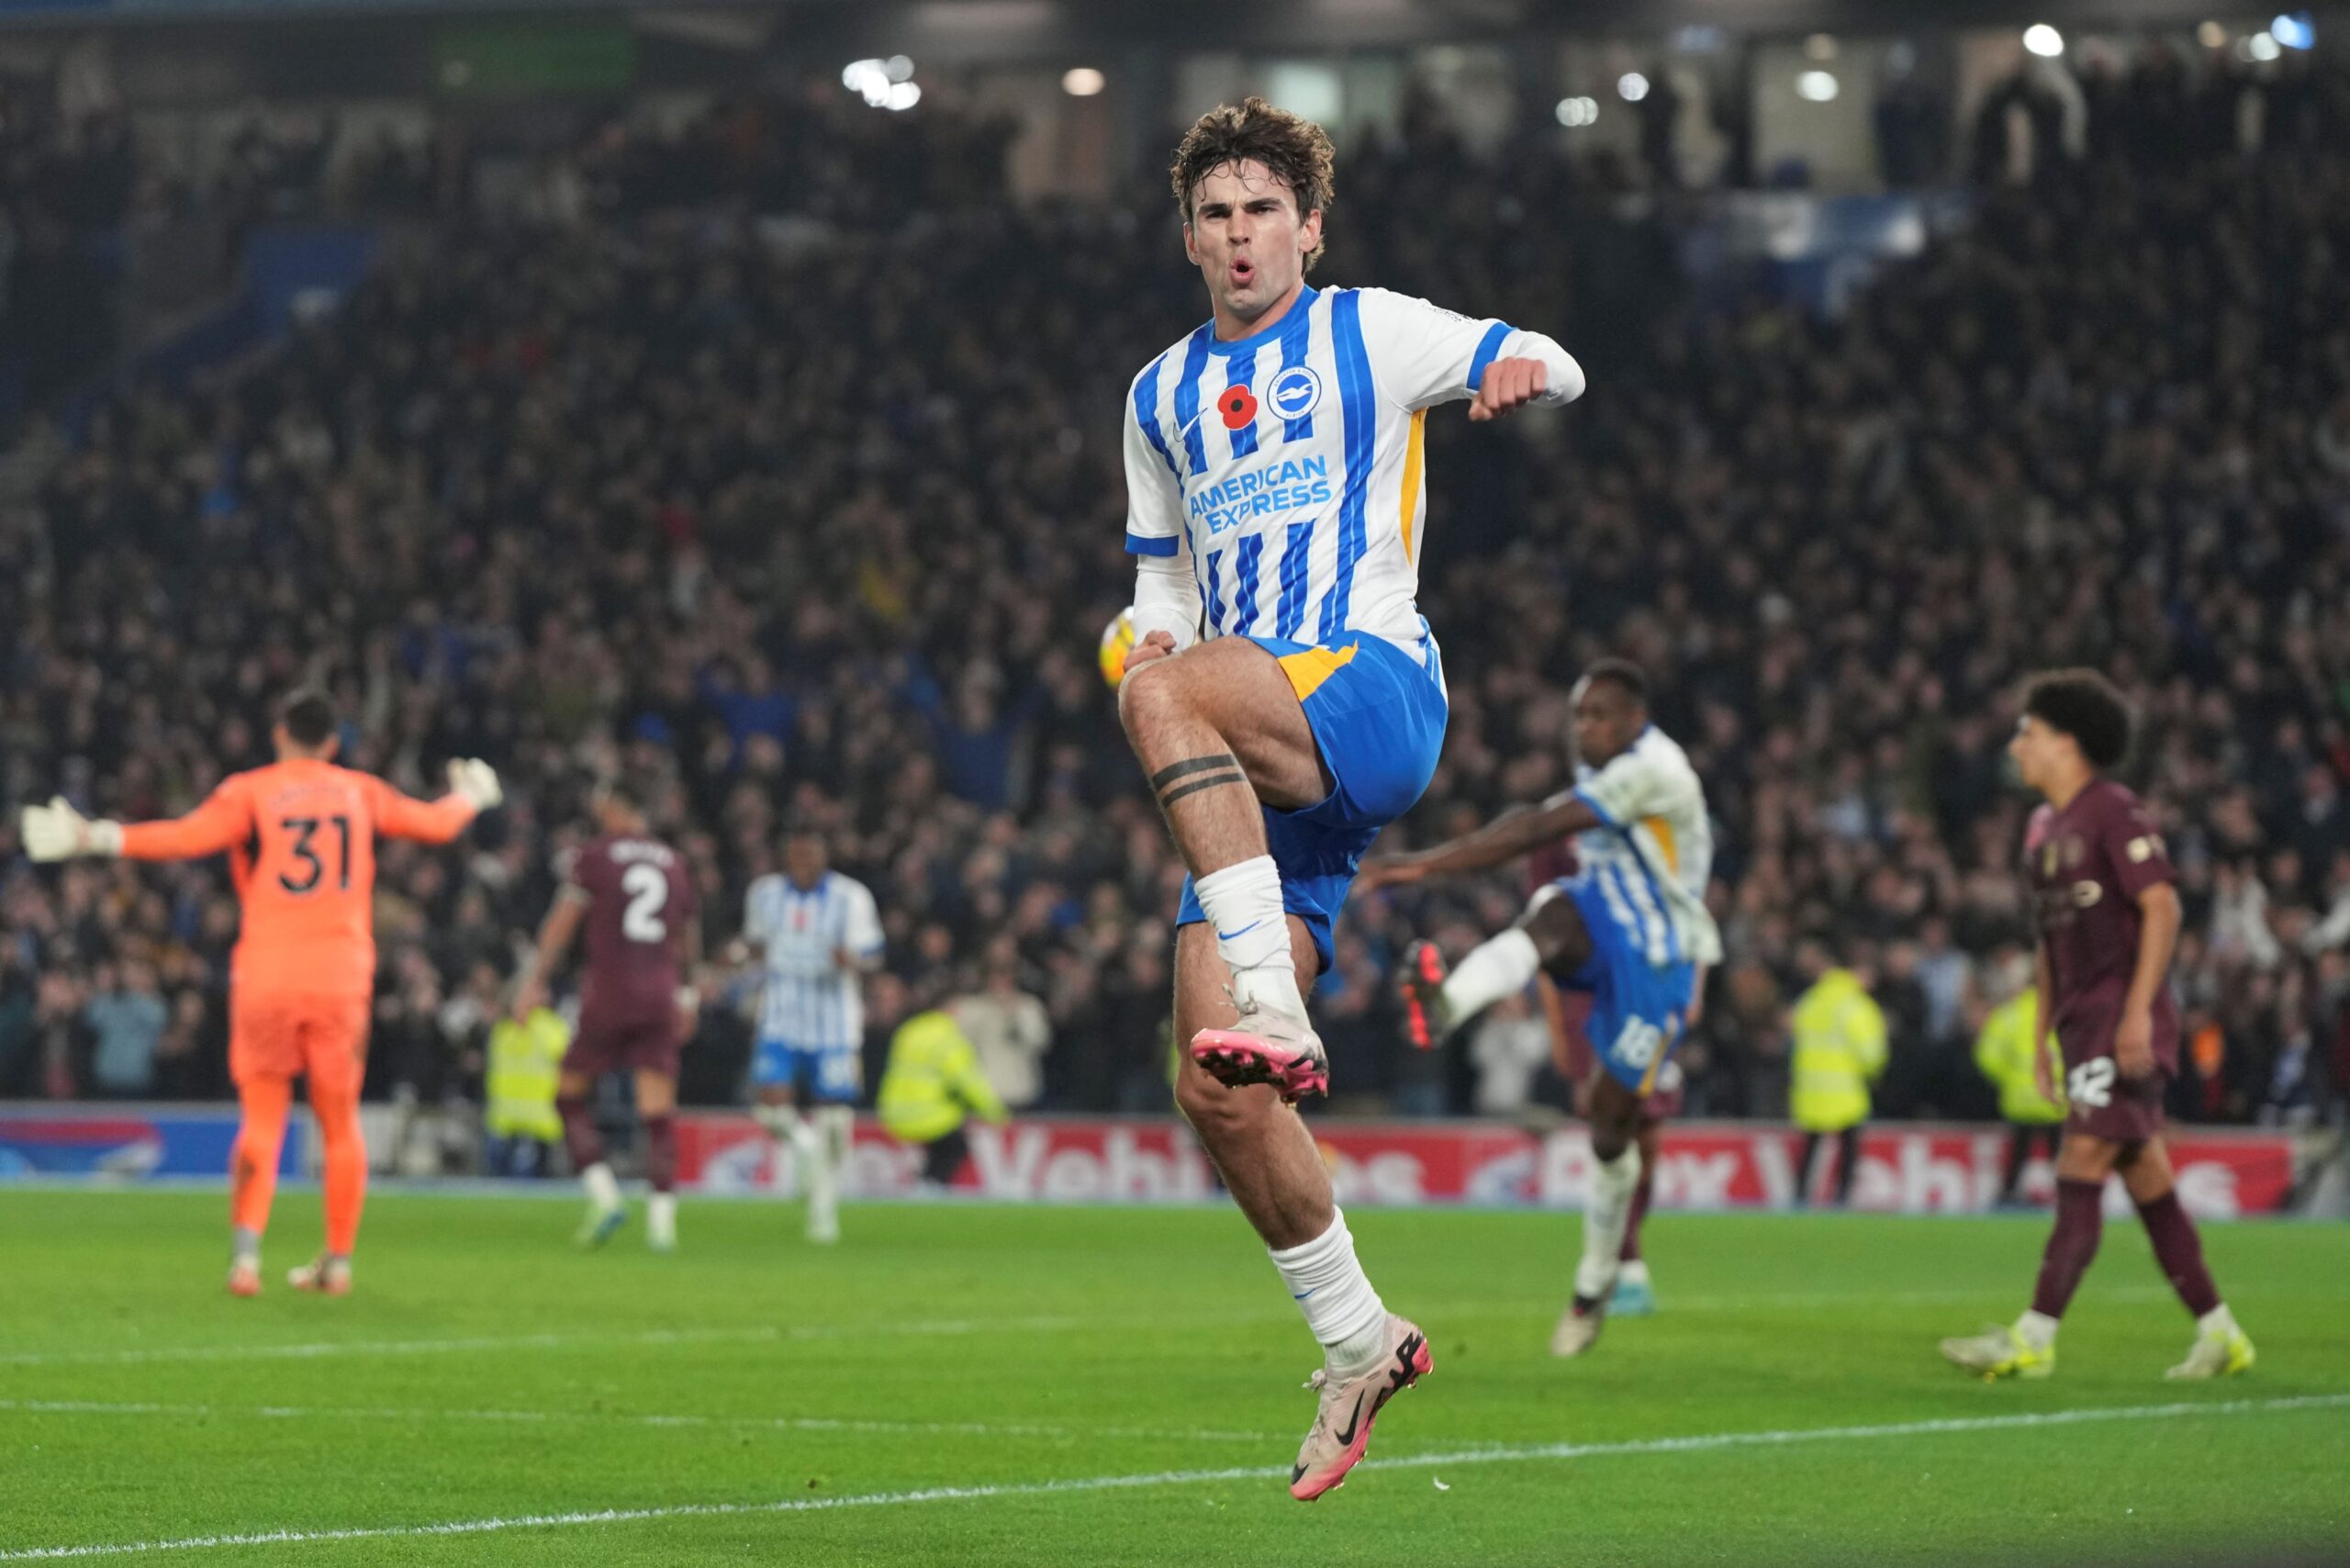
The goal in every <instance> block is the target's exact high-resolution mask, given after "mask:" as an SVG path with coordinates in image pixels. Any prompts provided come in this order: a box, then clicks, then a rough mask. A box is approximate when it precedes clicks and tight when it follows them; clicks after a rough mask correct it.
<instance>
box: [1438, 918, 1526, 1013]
mask: <svg viewBox="0 0 2350 1568" xmlns="http://www.w3.org/2000/svg"><path fill="white" fill-rule="evenodd" d="M1541 968H1542V956H1541V955H1540V954H1539V953H1537V952H1536V951H1535V950H1534V938H1533V937H1531V936H1528V935H1527V934H1526V933H1525V932H1523V931H1520V930H1517V929H1516V927H1512V928H1511V929H1510V930H1507V931H1505V932H1503V933H1502V934H1501V935H1499V936H1496V937H1494V938H1493V939H1492V940H1491V941H1489V942H1485V943H1483V944H1481V945H1480V946H1478V947H1477V948H1476V950H1475V951H1473V952H1472V953H1471V954H1470V955H1469V956H1468V957H1467V958H1463V959H1461V960H1460V964H1459V966H1458V967H1456V968H1455V969H1453V971H1452V973H1451V974H1450V975H1449V976H1447V977H1446V978H1445V982H1444V1013H1445V1018H1444V1023H1445V1027H1447V1028H1452V1027H1454V1026H1456V1025H1461V1024H1465V1023H1467V1022H1468V1021H1469V1020H1470V1019H1472V1018H1474V1017H1475V1016H1476V1015H1477V1014H1480V1013H1483V1011H1484V1010H1485V1009H1486V1008H1488V1007H1491V1006H1492V1005H1493V1004H1494V1002H1499V1001H1500V1000H1501V999H1502V998H1503V997H1505V996H1516V994H1517V993H1518V992H1519V991H1524V990H1525V989H1526V988H1527V985H1528V984H1530V983H1531V982H1532V981H1533V979H1534V976H1535V973H1536V971H1538V970H1539V969H1541Z"/></svg>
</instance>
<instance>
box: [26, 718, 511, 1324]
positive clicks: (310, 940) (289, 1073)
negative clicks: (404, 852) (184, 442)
mask: <svg viewBox="0 0 2350 1568" xmlns="http://www.w3.org/2000/svg"><path fill="white" fill-rule="evenodd" d="M270 740H271V743H272V745H274V747H275V749H276V752H277V760H276V761H275V762H274V763H273V764H271V765H270V766H268V767H257V768H254V769H252V771H250V772H246V773H236V774H231V775H230V776H229V777H228V778H224V779H222V780H221V781H220V785H219V787H218V789H216V790H213V791H212V793H211V795H210V796H209V797H207V799H206V801H204V803H203V804H202V805H200V806H198V807H197V808H196V810H195V811H193V812H189V813H188V814H187V815H186V816H184V817H180V818H178V819H176V820H175V821H172V822H151V823H115V822H103V821H102V822H89V821H85V820H84V818H83V817H82V815H81V814H80V813H79V812H76V811H74V809H73V807H72V806H70V805H68V804H66V803H65V801H62V800H59V801H51V802H50V804H48V805H46V806H32V807H28V808H27V809H26V811H25V815H24V834H23V837H24V845H25V853H26V854H27V855H28V856H30V857H32V858H33V859H35V860H62V859H65V858H67V857H71V856H76V855H103V856H120V857H124V858H126V859H131V860H193V859H196V858H199V857H204V856H207V855H218V854H221V853H223V852H224V851H225V852H226V853H227V854H228V856H229V879H230V880H231V881H233V882H234V883H235V885H236V890H237V902H238V906H239V910H240V918H239V923H238V932H237V948H236V952H235V954H234V956H233V957H232V958H231V959H230V961H229V1077H230V1078H231V1079H232V1080H234V1081H235V1082H236V1085H237V1106H238V1111H239V1122H238V1126H237V1143H236V1149H235V1152H234V1153H233V1154H232V1155H231V1157H230V1195H229V1218H230V1224H231V1225H232V1226H233V1227H234V1228H233V1233H232V1237H233V1239H232V1243H231V1254H230V1261H229V1292H230V1293H231V1294H236V1295H241V1296H250V1295H256V1294H260V1291H261V1238H262V1233H263V1230H264V1229H266V1228H267V1227H268V1225H269V1209H270V1203H271V1200H272V1199H273V1198H274V1196H275V1195H276V1192H277V1164H278V1157H279V1151H280V1150H281V1149H282V1148H284V1146H285V1118H286V1114H287V1112H288V1111H289V1110H290V1108H291V1107H292V1105H293V1101H294V1080H295V1079H296V1078H297V1077H299V1078H301V1079H303V1080H304V1081H305V1087H306V1088H307V1090H308V1094H309V1099H310V1111H311V1114H314V1115H315V1116H317V1117H318V1120H319V1137H320V1139H321V1140H322V1141H323V1142H324V1144H325V1146H326V1147H325V1154H324V1161H323V1163H324V1167H325V1178H326V1182H325V1185H326V1249H325V1251H323V1252H322V1253H320V1254H319V1257H318V1259H317V1260H315V1261H313V1262H310V1263H308V1264H305V1265H303V1266H302V1267H300V1268H297V1269H296V1270H294V1271H292V1272H291V1273H290V1274H289V1275H288V1276H287V1281H288V1282H289V1283H291V1284H292V1285H293V1286H294V1287H295V1288H296V1289H297V1290H306V1291H319V1292H323V1293H324V1294H329V1295H343V1294H348V1293H349V1292H350V1290H351V1254H352V1249H353V1247H354V1246H356V1245H357V1242H358V1239H359V1215H360V1211H361V1210H362V1209H363V1208H364V1206H365V1204H366V1201H367V1148H366V1145H365V1143H364V1140H363V1139H362V1137H361V1136H360V1130H359V1089H360V1084H361V1082H362V1081H363V1080H364V1078H365V1077H366V1074H367V1024H368V1011H369V1008H370V1006H371V1004H372V1002H373V997H374V992H375V840H376V838H377V837H379V836H381V837H385V838H407V839H415V840H419V841H420V842H422V843H426V844H446V843H448V842H449V841H451V840H452V839H453V838H455V837H456V836H457V835H458V834H461V833H463V832H464V830H465V827H466V824H468V823H471V822H472V821H473V820H474V818H475V817H476V815H478V814H479V813H480V812H485V811H487V810H488V809H489V808H490V807H492V806H495V805H496V804H498V799H499V793H498V775H497V774H496V773H495V772H493V771H492V770H491V769H490V767H489V765H488V764H487V763H486V762H473V761H460V762H452V763H451V764H450V765H449V793H447V794H446V795H443V796H442V798H441V799H439V800H437V801H430V802H427V801H416V800H411V799H409V798H408V796H406V795H403V794H401V793H400V792H399V791H398V790H395V789H393V788H392V787H391V786H390V785H388V784H386V783H385V782H384V781H383V780H382V779H380V778H374V777H373V776H371V775H368V774H364V773H359V772H354V771H353V770H352V769H350V768H347V767H336V766H335V764H334V755H335V753H336V751H337V750H338V749H339V748H340V746H341V735H340V734H339V729H338V724H337V722H336V717H335V711H334V706H333V704H332V703H331V702H330V701H329V700H328V699H327V698H326V696H325V694H324V693H322V692H319V691H314V690H300V691H297V692H295V693H293V694H292V695H290V696H289V697H287V698H286V699H285V701H284V702H283V703H282V704H281V705H280V706H279V708H278V712H277V722H276V723H275V724H274V726H273V727H272V729H271V731H270Z"/></svg>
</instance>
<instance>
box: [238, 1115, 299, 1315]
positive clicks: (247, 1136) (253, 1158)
mask: <svg viewBox="0 0 2350 1568" xmlns="http://www.w3.org/2000/svg"><path fill="white" fill-rule="evenodd" d="M293 1101H294V1082H293V1081H292V1080H291V1079H288V1078H282V1077H279V1076H277V1075H275V1074H263V1073H250V1074H248V1075H246V1076H245V1077H244V1078H243V1079H241V1081H239V1082H238V1084H237V1108H238V1120H237V1144H236V1148H235V1149H234V1150H233V1151H232V1152H231V1153H230V1154H229V1226H230V1227H231V1229H230V1233H229V1294H230V1295H241V1296H253V1295H259V1294H261V1238H262V1233H263V1231H265V1230H267V1229H268V1228H269V1208H270V1204H271V1203H272V1201H273V1200H274V1199H275V1197H276V1195H277V1161H278V1158H279V1155H280V1153H281V1151H282V1150H283V1149H284V1148H285V1117H286V1113H287V1112H288V1110H289V1109H290V1108H291V1107H292V1105H293Z"/></svg>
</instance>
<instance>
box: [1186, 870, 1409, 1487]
mask: <svg viewBox="0 0 2350 1568" xmlns="http://www.w3.org/2000/svg"><path fill="white" fill-rule="evenodd" d="M1284 918H1286V919H1293V918H1294V917H1284ZM1294 936H1295V940H1296V942H1297V944H1298V950H1300V951H1303V952H1305V953H1312V952H1313V950H1314V949H1313V947H1312V946H1311V944H1310V943H1309V942H1308V941H1307V939H1306V934H1305V932H1304V924H1303V923H1302V922H1300V923H1298V929H1297V931H1296V932H1295V934H1294ZM1213 944H1214V938H1213V937H1211V936H1210V935H1208V933H1207V932H1206V931H1205V930H1204V929H1203V928H1202V927H1200V926H1197V925H1187V926H1184V927H1183V928H1182V929H1181V930H1180V931H1179V932H1178V933H1177V934H1176V938H1175V1028H1176V1036H1177V1037H1178V1038H1179V1039H1180V1038H1183V1037H1185V1036H1187V1035H1188V1034H1190V1033H1191V1032H1192V1031H1195V1030H1200V1029H1203V1028H1207V1027H1210V1026H1212V1025H1216V1024H1220V1023H1224V1022H1225V1021H1229V1020H1233V1019H1234V1017H1235V1012H1236V1009H1235V1008H1234V1005H1233V1002H1232V1000H1231V998H1230V997H1229V996H1228V995H1227V994H1225V988H1224V986H1223V983H1222V973H1223V970H1224V965H1223V963H1222V962H1221V961H1220V960H1219V957H1218V954H1217V951H1216V949H1215V947H1214V945H1213ZM1306 978H1307V979H1310V977H1306ZM1299 989H1300V991H1301V992H1302V991H1303V990H1304V984H1303V983H1301V984H1300V985H1299ZM1175 1101H1176V1103H1177V1105H1178V1106H1180V1107H1181V1110H1182V1112H1183V1114H1184V1115H1185V1116H1187V1117H1188V1118H1190V1120H1191V1123H1192V1127H1193V1128H1194V1129H1195V1130H1196V1131H1197V1132H1198V1133H1199V1136H1200V1142H1201V1144H1202V1145H1203V1147H1204V1148H1206V1150H1207V1153H1208V1158H1209V1159H1213V1160H1214V1161H1215V1165H1216V1169H1217V1170H1218V1171H1220V1172H1221V1173H1222V1174H1223V1177H1224V1182H1225V1187H1226V1189H1228V1190H1229V1191H1230V1192H1231V1193H1232V1197H1233V1201H1234V1202H1235V1203H1237V1204H1239V1206H1240V1211H1241V1213H1243V1214H1244V1215H1248V1223H1249V1224H1250V1225H1252V1226H1255V1227H1256V1229H1257V1234H1258V1235H1259V1237H1260V1238H1263V1240H1264V1243H1265V1248H1266V1250H1267V1252H1268V1253H1269V1254H1270V1256H1271V1258H1272V1262H1273V1267H1274V1268H1275V1269H1276V1270H1277V1271H1280V1274H1281V1282H1282V1284H1283V1285H1284V1286H1285V1287H1286V1288H1287V1289H1288V1291H1289V1294H1290V1298H1291V1299H1292V1300H1293V1301H1295V1302H1296V1303H1297V1305H1298V1310H1299V1311H1300V1312H1302V1313H1304V1316H1305V1322H1306V1327H1309V1328H1310V1329H1312V1330H1313V1333H1314V1337H1315V1339H1316V1340H1318V1341H1320V1343H1321V1345H1322V1350H1323V1366H1322V1369H1321V1370H1320V1371H1319V1372H1316V1373H1315V1377H1314V1380H1313V1382H1312V1383H1311V1386H1312V1387H1314V1388H1315V1389H1316V1390H1317V1391H1318V1393H1319V1394H1320V1399H1319V1401H1318V1403H1317V1405H1316V1407H1315V1416H1314V1424H1313V1426H1312V1427H1311V1428H1309V1429H1308V1430H1307V1432H1306V1436H1305V1441H1304V1445H1303V1446H1301V1447H1300V1448H1299V1450H1298V1454H1297V1462H1296V1463H1295V1465H1294V1466H1293V1467H1292V1471H1291V1477H1290V1495H1292V1496H1294V1497H1296V1498H1298V1499H1299V1500H1300V1501H1311V1500H1313V1499H1314V1498H1316V1497H1319V1496H1321V1495H1323V1494H1324V1493H1325V1492H1327V1491H1330V1490H1331V1489H1333V1488H1334V1487H1336V1486H1337V1485H1338V1484H1340V1483H1341V1482H1343V1481H1344V1480H1345V1479H1346V1476H1347V1473H1348V1471H1349V1470H1351V1469H1353V1468H1354V1466H1355V1464H1356V1463H1357V1462H1359V1461H1360V1459H1361V1458H1362V1456H1363V1454H1364V1453H1365V1451H1367V1450H1368V1449H1369V1448H1370V1445H1371V1424H1372V1422H1373V1421H1374V1420H1376V1419H1377V1417H1378V1416H1379V1412H1380V1411H1381V1409H1382V1408H1383V1407H1384V1406H1385V1405H1386V1404H1387V1401H1388V1400H1389V1399H1391V1398H1393V1396H1394V1395H1395V1394H1397V1393H1399V1392H1401V1391H1402V1390H1404V1389H1405V1388H1408V1387H1410V1386H1411V1385H1412V1384H1413V1383H1415V1382H1416V1381H1417V1380H1418V1379H1419V1378H1420V1377H1422V1376H1423V1375H1425V1374H1426V1373H1427V1372H1428V1371H1429V1370H1430V1368H1431V1366H1432V1365H1433V1362H1432V1360H1431V1358H1430V1357H1429V1354H1428V1347H1427V1336H1426V1335H1424V1334H1422V1333H1421V1332H1420V1330H1419V1328H1418V1327H1417V1326H1416V1325H1415V1324H1413V1323H1411V1322H1409V1321H1408V1320H1406V1319H1404V1318H1402V1317H1399V1316H1395V1315H1394V1314H1393V1313H1391V1312H1389V1311H1388V1310H1387V1306H1386V1304H1385V1303H1384V1302H1383V1301H1382V1300H1381V1299H1380V1295H1379V1293H1378V1291H1376V1290H1375V1289H1373V1288H1372V1286H1371V1280H1370V1277H1369V1276H1368V1275H1367V1274H1365V1273H1364V1271H1363V1267H1362V1264H1361V1262H1360V1260H1358V1258H1357V1257H1356V1255H1355V1242H1354V1236H1353V1233H1352V1232H1350V1231H1349V1230H1348V1228H1347V1222H1346V1216H1345V1215H1342V1214H1340V1213H1339V1212H1338V1206H1337V1203H1336V1201H1335V1200H1334V1198H1333V1196H1332V1193H1331V1190H1330V1173H1329V1170H1328V1169H1327V1168H1326V1166H1324V1164H1323V1163H1322V1154H1321V1150H1320V1149H1319V1148H1316V1147H1315V1142H1314V1137H1313V1135H1312V1134H1311V1133H1309V1132H1308V1131H1307V1130H1306V1128H1305V1124H1304V1121H1303V1120H1302V1119H1301V1118H1300V1117H1299V1116H1298V1114H1297V1111H1296V1109H1295V1107H1293V1106H1292V1105H1289V1104H1287V1103H1283V1101H1282V1099H1281V1094H1280V1092H1279V1091H1278V1090H1276V1089H1275V1088H1274V1087H1273V1086H1272V1085H1270V1084H1253V1085H1248V1086H1246V1087H1242V1088H1237V1089H1236V1088H1232V1087H1229V1086H1227V1085H1225V1083H1223V1082H1222V1081H1219V1080H1217V1079H1216V1078H1214V1076H1212V1075H1211V1074H1210V1072H1209V1070H1208V1068H1207V1066H1206V1064H1205V1063H1203V1061H1201V1060H1200V1059H1198V1058H1186V1059H1185V1060H1184V1061H1183V1062H1182V1064H1181V1068H1180V1070H1179V1071H1178V1073H1177V1076H1176V1081H1175Z"/></svg>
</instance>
